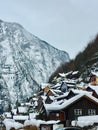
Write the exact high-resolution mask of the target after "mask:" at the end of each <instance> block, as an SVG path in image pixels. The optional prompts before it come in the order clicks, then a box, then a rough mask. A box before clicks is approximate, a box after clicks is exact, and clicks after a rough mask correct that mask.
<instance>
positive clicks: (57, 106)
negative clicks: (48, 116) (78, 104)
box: [44, 93, 98, 111]
mask: <svg viewBox="0 0 98 130" xmlns="http://www.w3.org/2000/svg"><path fill="white" fill-rule="evenodd" d="M83 96H87V97H88V98H90V99H91V100H93V101H94V102H96V103H98V99H96V98H95V97H93V96H91V95H90V94H87V93H80V94H78V95H76V96H74V97H72V98H70V99H69V100H66V101H65V102H63V103H62V104H58V103H57V102H55V103H54V102H53V103H51V104H44V106H45V108H46V110H48V111H51V110H61V109H63V108H66V107H67V106H69V105H70V104H72V103H73V102H75V101H77V100H78V99H80V98H81V97H83Z"/></svg>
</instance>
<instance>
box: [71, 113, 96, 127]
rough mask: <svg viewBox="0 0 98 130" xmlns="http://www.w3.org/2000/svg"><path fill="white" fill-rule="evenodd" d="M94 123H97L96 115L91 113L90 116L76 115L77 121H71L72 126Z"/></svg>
mask: <svg viewBox="0 0 98 130" xmlns="http://www.w3.org/2000/svg"><path fill="white" fill-rule="evenodd" d="M94 123H98V115H94V116H93V115H92V116H81V117H78V120H77V121H72V126H75V125H77V126H80V127H85V126H89V125H90V126H91V125H93V124H94Z"/></svg>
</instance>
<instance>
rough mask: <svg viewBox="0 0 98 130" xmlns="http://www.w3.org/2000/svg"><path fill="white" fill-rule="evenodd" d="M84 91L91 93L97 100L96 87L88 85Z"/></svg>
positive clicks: (97, 89) (97, 90) (97, 92)
mask: <svg viewBox="0 0 98 130" xmlns="http://www.w3.org/2000/svg"><path fill="white" fill-rule="evenodd" d="M86 91H88V92H92V95H93V96H94V97H96V98H98V86H95V85H94V86H93V85H89V86H88V87H87V88H86Z"/></svg>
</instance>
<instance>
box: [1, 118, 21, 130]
mask: <svg viewBox="0 0 98 130" xmlns="http://www.w3.org/2000/svg"><path fill="white" fill-rule="evenodd" d="M3 123H4V125H5V127H6V130H10V129H11V128H12V127H14V128H15V129H18V128H21V127H23V124H21V123H19V122H15V121H14V120H13V119H10V120H9V119H5V120H4V121H3Z"/></svg>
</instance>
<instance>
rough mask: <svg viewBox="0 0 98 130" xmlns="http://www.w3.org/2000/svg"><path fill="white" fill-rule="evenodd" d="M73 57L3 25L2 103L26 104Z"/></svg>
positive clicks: (0, 54)
mask: <svg viewBox="0 0 98 130" xmlns="http://www.w3.org/2000/svg"><path fill="white" fill-rule="evenodd" d="M67 61H69V55H68V54H67V53H66V52H64V51H60V50H58V49H56V48H54V47H52V46H51V45H49V44H48V43H46V42H45V41H42V40H41V39H39V38H37V37H36V36H34V35H32V34H30V33H29V32H27V31H26V30H25V29H24V28H23V27H22V26H21V25H19V24H17V23H7V22H3V21H0V100H5V99H7V100H9V101H10V99H11V102H12V103H15V101H16V100H17V98H18V99H19V100H25V99H26V98H27V97H29V96H31V94H32V93H34V92H35V91H36V90H37V89H38V87H39V84H40V83H41V82H46V81H47V80H48V78H49V76H50V75H51V74H52V72H54V71H55V69H56V68H57V67H58V66H59V65H60V64H61V63H63V62H67Z"/></svg>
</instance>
